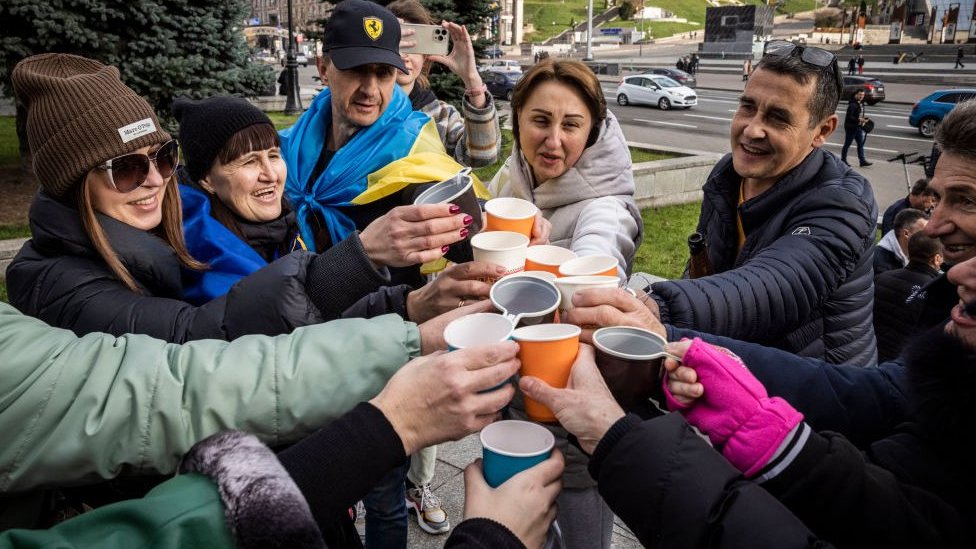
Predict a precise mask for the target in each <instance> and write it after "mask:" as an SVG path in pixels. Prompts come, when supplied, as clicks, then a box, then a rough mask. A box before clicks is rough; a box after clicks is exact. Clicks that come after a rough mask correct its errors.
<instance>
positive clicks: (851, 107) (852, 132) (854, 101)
mask: <svg viewBox="0 0 976 549" xmlns="http://www.w3.org/2000/svg"><path fill="white" fill-rule="evenodd" d="M867 121H868V117H867V115H866V114H865V112H864V89H859V90H857V91H856V92H854V97H851V100H850V102H848V103H847V116H845V117H844V148H843V149H841V151H840V158H841V160H843V161H844V163H845V164H848V162H847V150H848V149H850V148H851V143H852V142H855V141H856V142H857V159H858V160H860V161H861V167H862V168H864V167H867V166H870V165H871V163H870V162H868V160H867V159H866V158H864V141H865V140H866V139H867V132H865V131H864V123H865V122H867ZM848 165H849V164H848Z"/></svg>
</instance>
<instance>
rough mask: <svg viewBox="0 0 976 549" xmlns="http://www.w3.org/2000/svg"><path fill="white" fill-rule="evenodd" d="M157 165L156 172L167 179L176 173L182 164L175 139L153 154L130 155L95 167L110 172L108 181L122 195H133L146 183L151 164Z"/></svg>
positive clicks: (118, 157)
mask: <svg viewBox="0 0 976 549" xmlns="http://www.w3.org/2000/svg"><path fill="white" fill-rule="evenodd" d="M150 162H152V163H153V164H155V165H156V171H158V172H159V175H160V176H162V178H163V179H167V178H169V177H170V176H172V175H173V172H174V171H176V166H177V165H178V164H179V163H180V144H179V142H178V141H177V140H175V139H170V140H169V141H167V142H165V143H163V144H162V145H161V146H160V147H159V148H158V149H156V152H154V153H151V154H145V153H129V154H123V155H122V156H116V157H115V158H113V159H111V160H108V161H106V162H105V163H104V164H101V165H99V166H95V167H96V168H98V169H100V170H105V171H107V172H108V181H109V183H111V184H112V187H114V188H115V190H116V191H118V192H120V193H131V192H132V191H134V190H136V189H138V188H139V187H141V186H142V184H143V183H145V182H146V178H147V177H149V163H150Z"/></svg>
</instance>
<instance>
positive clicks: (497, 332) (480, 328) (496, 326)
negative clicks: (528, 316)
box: [444, 313, 515, 351]
mask: <svg viewBox="0 0 976 549" xmlns="http://www.w3.org/2000/svg"><path fill="white" fill-rule="evenodd" d="M514 329H515V326H514V325H513V324H512V321H511V320H509V319H508V318H506V317H505V316H503V315H500V314H496V313H473V314H470V315H467V316H462V317H461V318H458V319H456V320H452V321H451V322H450V324H448V325H447V327H446V328H444V341H445V342H447V348H448V349H450V350H451V351H456V350H458V349H466V348H468V347H476V346H478V345H490V344H492V343H498V342H499V341H505V340H506V339H510V338H511V337H512V331H513V330H514Z"/></svg>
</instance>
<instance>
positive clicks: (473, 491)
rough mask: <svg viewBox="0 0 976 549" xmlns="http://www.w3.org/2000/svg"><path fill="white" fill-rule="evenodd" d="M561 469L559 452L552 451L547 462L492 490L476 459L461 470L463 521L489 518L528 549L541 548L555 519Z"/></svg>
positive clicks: (561, 456)
mask: <svg viewBox="0 0 976 549" xmlns="http://www.w3.org/2000/svg"><path fill="white" fill-rule="evenodd" d="M564 466H565V462H564V460H563V455H562V453H561V452H560V451H559V450H557V449H553V451H552V455H551V456H549V459H547V460H545V461H543V462H542V463H539V464H538V465H535V466H534V467H531V468H529V469H526V470H525V471H522V472H521V473H518V474H516V475H515V476H513V477H512V478H510V479H508V480H507V481H505V482H504V483H503V484H502V485H501V486H499V487H498V488H492V487H491V486H488V483H487V482H485V474H484V471H483V470H482V468H481V467H482V464H481V459H480V458H479V459H477V460H475V461H474V463H472V464H471V465H468V466H467V468H465V469H464V519H465V520H468V519H473V518H487V519H491V520H493V521H495V522H498V523H500V524H503V525H505V527H506V528H508V529H509V530H511V531H512V533H513V534H515V536H516V537H518V538H519V539H520V540H521V541H522V543H523V544H525V546H526V547H527V548H533V549H534V548H541V547H542V546H543V544H544V542H545V541H546V534H547V533H548V531H549V526H550V525H551V524H552V521H554V520H555V519H556V497H557V496H558V495H559V491H560V490H562V475H563V468H564Z"/></svg>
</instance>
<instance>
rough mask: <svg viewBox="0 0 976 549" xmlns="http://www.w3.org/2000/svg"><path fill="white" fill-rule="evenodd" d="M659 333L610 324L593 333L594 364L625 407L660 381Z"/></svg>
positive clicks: (645, 395)
mask: <svg viewBox="0 0 976 549" xmlns="http://www.w3.org/2000/svg"><path fill="white" fill-rule="evenodd" d="M665 343H666V342H665V341H664V339H663V338H661V336H659V335H657V334H655V333H654V332H650V331H648V330H643V329H641V328H633V327H630V326H611V327H609V328H600V329H599V330H597V331H595V332H593V346H594V347H596V366H597V368H598V369H599V370H600V373H601V374H602V375H603V380H604V381H606V383H607V387H608V388H609V389H610V392H611V393H612V394H613V397H614V398H615V399H616V400H617V403H618V404H620V407H621V408H623V409H624V410H628V409H631V408H633V407H634V406H635V405H637V404H639V403H640V402H642V401H646V400H647V399H648V397H650V396H651V394H652V393H653V391H654V389H655V388H656V387H657V386H658V385H659V384H660V383H661V365H662V364H663V361H664V357H666V356H671V355H669V354H668V353H667V352H665V351H664V344H665Z"/></svg>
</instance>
